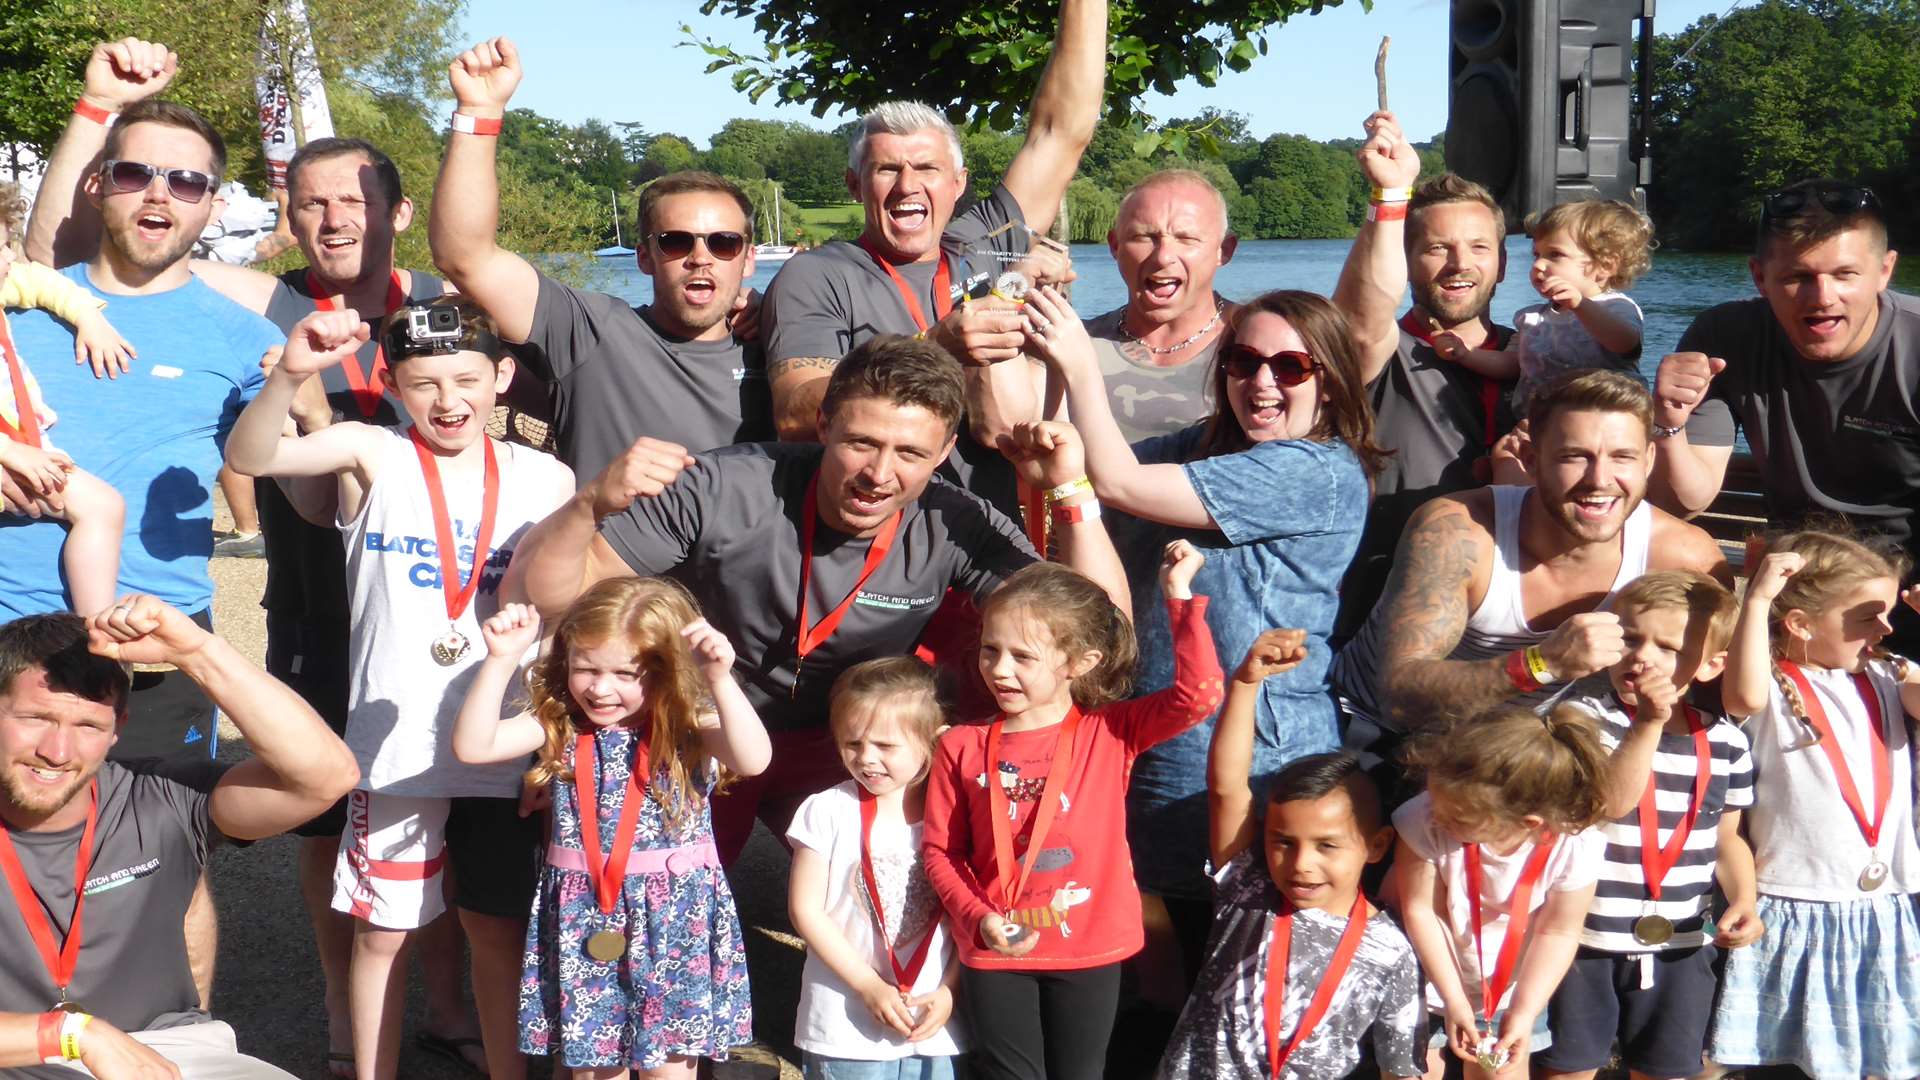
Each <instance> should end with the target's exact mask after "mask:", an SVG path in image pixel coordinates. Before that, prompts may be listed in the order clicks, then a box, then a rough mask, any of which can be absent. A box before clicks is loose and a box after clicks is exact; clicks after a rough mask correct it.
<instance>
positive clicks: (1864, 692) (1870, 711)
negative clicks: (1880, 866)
mask: <svg viewBox="0 0 1920 1080" xmlns="http://www.w3.org/2000/svg"><path fill="white" fill-rule="evenodd" d="M1780 670H1781V671H1784V672H1786V673H1787V678H1789V679H1792V680H1793V685H1794V687H1795V688H1796V689H1798V690H1799V691H1800V700H1801V702H1802V703H1804V704H1805V705H1806V708H1807V723H1808V724H1809V725H1810V726H1812V728H1813V730H1814V731H1816V732H1818V733H1819V734H1820V747H1821V749H1823V750H1825V751H1826V752H1827V760H1828V761H1829V762H1832V763H1833V778H1834V781H1835V782H1836V783H1838V784H1839V785H1840V797H1841V798H1842V799H1844V800H1846V804H1847V809H1848V810H1851V811H1853V820H1854V821H1855V823H1857V824H1858V825H1859V826H1860V835H1861V836H1863V837H1865V838H1866V841H1867V848H1868V850H1869V851H1871V850H1872V849H1874V848H1877V847H1879V846H1880V826H1881V824H1882V823H1884V822H1885V821H1886V820H1887V799H1888V796H1890V795H1891V794H1892V793H1893V766H1892V765H1891V764H1889V763H1888V761H1887V732H1886V729H1885V728H1884V727H1883V726H1882V724H1881V722H1880V694H1879V692H1878V691H1876V690H1874V688H1873V682H1872V680H1870V679H1868V678H1867V673H1866V672H1864V671H1856V672H1854V673H1853V685H1854V688H1855V689H1857V690H1859V691H1860V700H1861V701H1863V702H1865V703H1866V706H1867V718H1868V720H1869V721H1870V723H1869V726H1868V728H1867V741H1868V745H1869V747H1871V749H1872V751H1873V820H1872V821H1868V820H1867V810H1866V807H1865V805H1864V804H1863V803H1862V800H1861V798H1860V789H1859V788H1858V787H1856V786H1855V785H1854V782H1853V773H1852V771H1851V770H1849V769H1848V768H1847V759H1846V757H1845V755H1843V754H1841V753H1840V743H1839V741H1838V740H1837V739H1835V738H1834V735H1833V725H1832V724H1831V723H1829V722H1828V720H1827V710H1826V707H1825V706H1823V705H1821V704H1820V699H1819V698H1818V697H1815V696H1814V693H1813V684H1812V683H1809V682H1808V681H1807V675H1806V673H1805V672H1803V671H1801V670H1800V665H1799V664H1796V663H1794V662H1793V661H1791V660H1782V661H1780Z"/></svg>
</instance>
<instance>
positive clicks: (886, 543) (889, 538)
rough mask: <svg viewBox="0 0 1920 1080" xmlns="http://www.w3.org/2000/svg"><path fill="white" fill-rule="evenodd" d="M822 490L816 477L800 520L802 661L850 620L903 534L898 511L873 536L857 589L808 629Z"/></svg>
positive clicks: (798, 634)
mask: <svg viewBox="0 0 1920 1080" xmlns="http://www.w3.org/2000/svg"><path fill="white" fill-rule="evenodd" d="M819 488H820V475H819V474H818V473H815V474H814V477H813V479H812V480H809V481H807V505H806V509H805V510H803V511H802V512H801V513H802V516H801V518H800V625H799V627H798V628H797V629H796V631H795V633H794V637H793V652H794V655H795V656H796V657H798V658H799V659H801V660H805V659H806V658H807V654H808V653H810V652H812V651H813V650H815V649H817V648H819V647H820V646H821V645H823V644H825V643H826V640H827V639H828V638H830V637H832V636H833V632H834V631H835V630H838V629H839V628H840V620H841V619H844V618H846V617H847V611H848V609H850V608H852V607H853V598H854V597H856V596H859V595H860V590H861V588H862V587H864V586H865V585H866V583H867V579H868V578H870V577H872V576H873V572H874V571H875V570H878V569H880V563H881V562H882V561H883V560H885V559H886V557H887V552H889V551H891V550H893V538H894V536H895V535H896V534H898V533H899V532H900V518H901V515H902V514H903V513H904V511H901V510H895V511H894V512H893V516H892V517H890V518H888V519H887V522H886V524H884V525H882V526H880V531H879V532H877V533H874V534H873V539H872V540H871V541H870V542H869V543H868V544H867V560H866V562H865V563H863V564H862V565H861V567H860V577H859V579H858V580H856V581H855V582H854V583H853V588H851V589H849V590H847V595H846V598H845V599H843V600H841V601H840V603H839V606H837V607H835V608H834V609H833V610H832V611H829V612H827V614H826V617H825V618H823V619H821V620H820V621H819V623H817V624H815V625H813V626H808V625H807V585H808V583H809V582H811V581H812V580H813V528H814V524H815V523H816V522H817V521H819V519H820V504H819V503H818V502H817V501H816V499H817V496H818V494H819ZM797 678H798V675H797V673H796V683H795V685H798V682H797Z"/></svg>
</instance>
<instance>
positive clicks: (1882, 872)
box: [1860, 859, 1887, 892]
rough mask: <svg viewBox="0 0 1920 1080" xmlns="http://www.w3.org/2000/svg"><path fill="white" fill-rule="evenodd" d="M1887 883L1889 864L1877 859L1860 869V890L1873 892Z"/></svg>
mask: <svg viewBox="0 0 1920 1080" xmlns="http://www.w3.org/2000/svg"><path fill="white" fill-rule="evenodd" d="M1886 883H1887V864H1886V863H1883V862H1881V861H1880V860H1879V859H1875V860H1873V861H1872V862H1870V863H1868V864H1867V868H1866V869H1865V870H1862V871H1860V891H1861V892H1872V891H1874V890H1875V889H1878V888H1879V887H1880V886H1882V885H1885V884H1886Z"/></svg>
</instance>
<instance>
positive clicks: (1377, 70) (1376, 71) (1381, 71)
mask: <svg viewBox="0 0 1920 1080" xmlns="http://www.w3.org/2000/svg"><path fill="white" fill-rule="evenodd" d="M1391 44H1393V39H1392V38H1390V37H1383V38H1381V39H1380V52H1379V54H1378V55H1376V56H1375V57H1374V58H1373V84H1374V88H1375V89H1377V90H1378V91H1379V92H1380V111H1381V112H1386V111H1387V46H1388V45H1391Z"/></svg>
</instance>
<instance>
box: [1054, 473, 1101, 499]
mask: <svg viewBox="0 0 1920 1080" xmlns="http://www.w3.org/2000/svg"><path fill="white" fill-rule="evenodd" d="M1083 493H1084V494H1089V495H1090V494H1092V493H1093V481H1091V480H1089V479H1087V478H1086V477H1084V476H1083V477H1081V478H1080V479H1078V480H1069V481H1067V482H1066V483H1064V484H1061V485H1060V486H1059V487H1057V488H1054V489H1052V490H1050V491H1048V492H1047V501H1048V502H1060V501H1062V500H1064V499H1071V498H1073V497H1074V496H1075V495H1079V494H1083Z"/></svg>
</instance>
